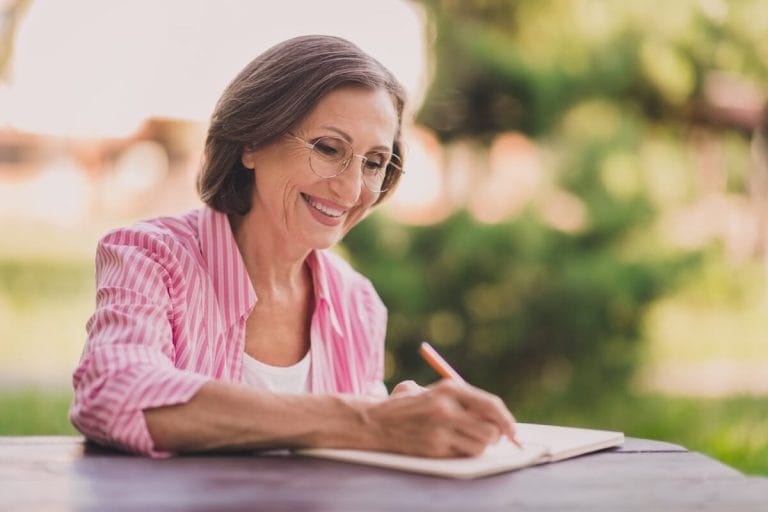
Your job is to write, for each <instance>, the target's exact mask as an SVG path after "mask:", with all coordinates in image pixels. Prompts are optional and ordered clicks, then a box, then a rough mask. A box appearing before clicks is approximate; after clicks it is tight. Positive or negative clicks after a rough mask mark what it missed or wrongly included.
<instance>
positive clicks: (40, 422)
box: [0, 388, 77, 436]
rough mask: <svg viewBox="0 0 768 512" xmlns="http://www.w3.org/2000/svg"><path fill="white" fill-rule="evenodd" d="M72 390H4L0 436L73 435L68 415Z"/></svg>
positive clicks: (0, 399) (0, 398) (0, 415)
mask: <svg viewBox="0 0 768 512" xmlns="http://www.w3.org/2000/svg"><path fill="white" fill-rule="evenodd" d="M71 400H72V393H71V392H69V391H66V392H65V391H58V392H56V391H47V390H41V389H34V388H32V389H17V390H10V391H8V390H7V391H2V392H0V435H6V436H28V435H73V434H77V431H76V430H75V429H74V428H73V427H72V425H70V423H69V419H68V416H67V411H68V409H69V404H70V402H71Z"/></svg>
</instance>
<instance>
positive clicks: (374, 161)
mask: <svg viewBox="0 0 768 512" xmlns="http://www.w3.org/2000/svg"><path fill="white" fill-rule="evenodd" d="M388 162H389V157H388V156H387V155H385V154H382V153H373V154H370V155H368V156H366V160H365V165H364V166H363V167H364V169H365V170H366V171H368V172H370V173H371V174H378V173H379V172H384V171H385V170H386V168H387V163H388Z"/></svg>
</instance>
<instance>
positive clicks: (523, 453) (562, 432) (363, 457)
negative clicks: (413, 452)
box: [296, 423, 624, 478]
mask: <svg viewBox="0 0 768 512" xmlns="http://www.w3.org/2000/svg"><path fill="white" fill-rule="evenodd" d="M517 440H518V441H519V442H520V444H521V446H522V449H521V448H518V447H516V446H515V445H513V444H512V443H510V442H509V441H501V442H499V443H497V444H496V445H493V446H490V447H488V449H486V451H485V452H484V453H483V454H482V455H479V456H477V457H464V458H456V459H433V458H427V457H412V456H409V455H399V454H395V453H383V452H371V451H362V450H344V449H334V448H309V449H302V450H297V451H296V453H298V454H300V455H306V456H310V457H321V458H326V459H334V460H339V461H344V462H352V463H356V464H368V465H371V466H379V467H385V468H389V469H396V470H400V471H408V472H412V473H424V474H429V475H436V476H442V477H448V478H477V477H481V476H486V475H492V474H495V473H502V472H505V471H512V470H515V469H520V468H524V467H526V466H533V465H535V464H543V463H546V462H556V461H558V460H563V459H568V458H570V457H576V456H577V455H582V454H585V453H590V452H594V451H597V450H602V449H604V448H610V447H612V446H618V445H620V444H621V443H623V442H624V434H623V433H621V432H611V431H607V430H592V429H584V428H573V427H557V426H552V425H535V424H532V423H518V424H517Z"/></svg>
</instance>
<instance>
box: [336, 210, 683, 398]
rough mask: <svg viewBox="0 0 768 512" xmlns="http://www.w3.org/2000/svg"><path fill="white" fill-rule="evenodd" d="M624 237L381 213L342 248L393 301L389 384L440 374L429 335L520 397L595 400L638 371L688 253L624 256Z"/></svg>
mask: <svg viewBox="0 0 768 512" xmlns="http://www.w3.org/2000/svg"><path fill="white" fill-rule="evenodd" d="M621 235H622V232H621V231H620V230H614V229H612V228H602V227H599V228H598V229H594V230H589V231H587V232H585V233H583V234H579V235H567V234H564V233H561V232H558V231H555V230H553V229H550V228H547V227H546V226H544V225H543V224H542V223H541V222H540V221H538V220H537V219H536V218H535V216H534V215H532V214H527V215H524V216H522V217H520V218H518V219H516V220H514V221H509V222H505V223H499V224H494V225H488V224H480V223H477V222H475V221H473V220H472V219H471V217H470V216H469V215H467V214H465V213H459V214H456V215H454V216H453V217H451V218H450V219H448V220H447V221H445V222H443V223H440V224H438V225H434V226H429V227H407V226H402V225H397V224H394V223H391V222H388V221H387V220H386V219H385V218H384V217H381V216H374V217H372V218H370V219H369V220H367V221H366V224H364V225H363V226H361V227H360V228H358V229H356V230H353V231H352V232H351V233H350V234H349V235H348V236H347V238H346V240H345V245H346V246H347V247H348V249H349V252H350V254H352V255H353V257H354V263H355V265H356V266H357V267H358V268H359V269H360V270H361V271H362V272H363V273H364V274H366V275H368V276H369V277H370V278H371V279H372V281H373V282H374V283H375V284H376V286H377V289H378V290H379V293H380V294H381V296H382V298H383V300H384V302H385V303H386V304H387V305H388V307H389V311H390V328H389V334H388V340H387V342H388V347H389V351H390V365H391V368H390V373H391V375H390V382H391V383H393V382H396V381H399V380H402V379H408V378H417V379H418V380H421V381H422V382H429V381H432V380H435V376H434V374H433V373H432V372H431V370H430V369H428V368H425V365H424V363H423V362H422V361H420V359H419V358H418V356H417V346H418V343H419V341H420V340H422V339H427V340H431V342H433V343H434V344H435V345H437V346H438V347H440V349H442V351H443V352H444V353H445V355H446V357H447V358H448V359H449V360H450V361H452V362H454V363H455V365H456V367H457V369H458V370H459V372H460V373H462V374H463V375H464V376H465V377H466V378H468V379H469V380H470V381H471V382H473V383H474V384H476V385H478V386H481V387H483V388H486V389H489V390H492V391H494V392H496V393H497V394H499V395H500V396H502V397H503V398H505V399H506V400H507V401H508V402H509V403H520V402H521V401H522V400H523V399H525V397H533V396H539V395H540V394H541V393H555V394H558V393H567V394H568V395H569V396H573V397H584V398H585V399H587V400H590V399H592V398H591V397H594V396H595V395H596V394H599V392H600V390H601V389H604V388H605V387H606V386H618V387H623V386H624V384H625V383H626V382H627V379H628V378H629V377H630V376H631V375H632V370H633V369H634V366H635V363H636V361H637V357H636V356H637V349H638V344H639V342H640V341H641V338H642V337H641V328H642V321H643V315H644V312H645V310H646V308H647V307H648V305H649V304H650V303H651V302H652V301H653V300H654V299H656V298H657V297H659V296H660V295H661V294H662V293H664V292H665V291H667V290H668V289H669V288H670V286H672V285H673V283H675V282H676V278H677V277H678V276H679V275H680V274H681V271H682V269H683V268H685V264H686V263H687V262H688V260H687V259H686V258H682V257H671V256H670V257H665V258H657V259H645V260H642V261H630V260H626V259H623V258H622V257H621V255H620V254H619V253H617V252H616V251H615V247H614V246H615V243H616V241H617V240H619V239H620V237H621Z"/></svg>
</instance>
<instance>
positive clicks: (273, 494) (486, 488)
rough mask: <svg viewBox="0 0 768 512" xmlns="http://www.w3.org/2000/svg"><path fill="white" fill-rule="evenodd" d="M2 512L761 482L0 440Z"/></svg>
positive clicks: (637, 506)
mask: <svg viewBox="0 0 768 512" xmlns="http://www.w3.org/2000/svg"><path fill="white" fill-rule="evenodd" d="M0 510H1V511H13V512H16V511H25V510H35V511H37V510H39V511H56V512H58V511H81V510H82V511H88V510H98V511H102V510H103V511H122V510H135V511H142V512H155V511H166V510H179V511H181V510H184V511H211V510H232V511H234V510H243V511H245V510H248V511H257V510H265V511H312V512H336V511H349V512H368V511H398V512H400V511H418V512H429V511H439V512H445V511H448V510H456V511H464V512H475V511H485V510H490V511H499V512H502V511H504V512H506V511H517V510H531V511H541V510H546V511H558V512H561V511H591V512H594V511H603V510H605V511H611V512H623V511H643V512H655V511H688V510H691V511H692V510H696V511H710V510H711V511H718V512H741V511H761V512H765V511H768V479H765V478H758V477H747V476H744V475H742V474H741V473H739V472H738V471H736V470H734V469H732V468H730V467H728V466H725V465H723V464H721V463H719V462H717V461H715V460H712V459H710V458H708V457H705V456H704V455H701V454H699V453H694V452H689V451H687V450H686V449H684V448H681V447H679V446H676V445H672V444H668V443H661V442H656V441H647V440H641V439H632V438H629V439H627V441H626V443H625V444H624V446H622V447H621V448H619V449H614V450H609V451H604V452H599V453H595V454H591V455H586V456H583V457H579V458H576V459H571V460H568V461H563V462H558V463H554V464H547V465H542V466H536V467H531V468H526V469H523V470H519V471H516V472H511V473H506V474H502V475H497V476H492V477H487V478H482V479H478V480H469V481H457V480H446V479H441V478H435V477H427V476H418V475H411V474H406V473H398V472H393V471H388V470H384V469H377V468H369V467H364V466H357V465H349V464H344V463H340V462H332V461H326V460H320V459H308V458H300V457H295V456H280V455H271V456H266V455H259V456H255V455H253V454H238V455H215V456H213V455H211V456H194V457H193V456H185V457H177V458H173V459H167V460H149V459H145V458H141V457H135V456H130V455H123V454H120V453H116V452H112V451H109V450H106V449H102V448H98V447H95V446H93V445H90V444H86V443H84V442H83V439H82V438H79V437H5V438H2V437H0Z"/></svg>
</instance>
